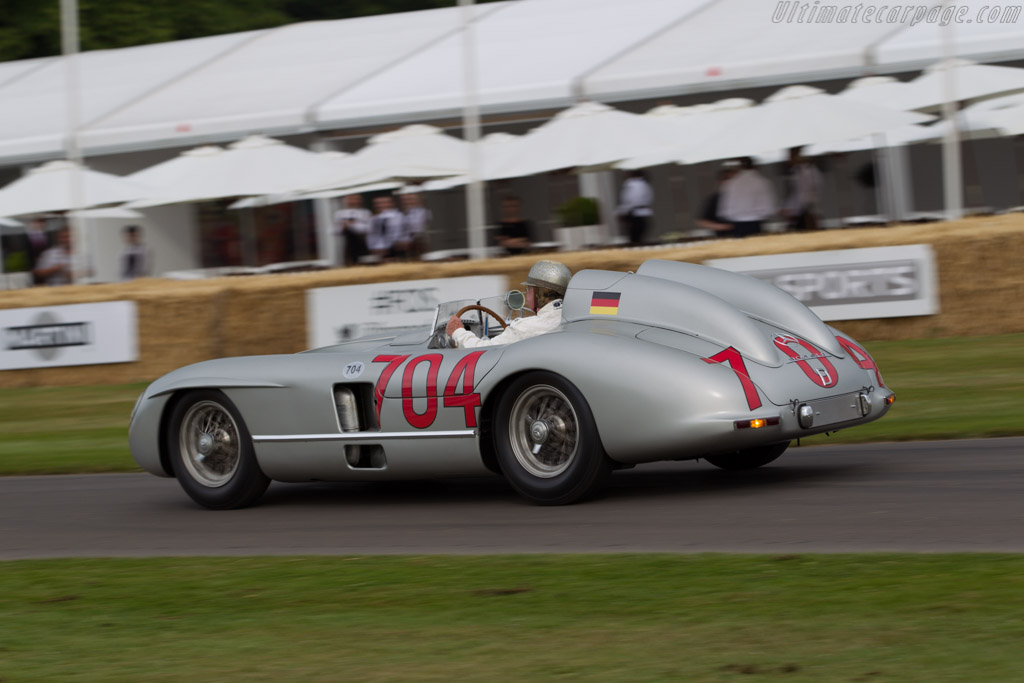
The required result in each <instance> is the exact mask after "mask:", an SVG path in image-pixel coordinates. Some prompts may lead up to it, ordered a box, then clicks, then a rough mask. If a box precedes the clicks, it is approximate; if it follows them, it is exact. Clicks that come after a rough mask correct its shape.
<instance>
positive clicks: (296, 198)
mask: <svg viewBox="0 0 1024 683" xmlns="http://www.w3.org/2000/svg"><path fill="white" fill-rule="evenodd" d="M400 187H402V183H399V182H389V183H369V184H367V185H356V186H354V187H346V188H344V189H337V190H323V191H321V192H289V193H286V194H278V195H273V194H268V195H263V196H260V197H244V198H243V199H239V200H238V201H237V202H235V203H233V204H231V205H229V206H228V208H229V209H252V208H255V207H259V206H273V205H275V204H284V203H286V202H301V201H304V200H306V199H333V198H334V197H346V196H348V195H350V194H362V193H364V192H380V191H382V190H395V189H398V188H400Z"/></svg>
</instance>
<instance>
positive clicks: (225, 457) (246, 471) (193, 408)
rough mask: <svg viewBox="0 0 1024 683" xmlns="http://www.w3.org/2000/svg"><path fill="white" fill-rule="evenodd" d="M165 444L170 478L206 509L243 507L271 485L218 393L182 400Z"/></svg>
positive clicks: (246, 433)
mask: <svg viewBox="0 0 1024 683" xmlns="http://www.w3.org/2000/svg"><path fill="white" fill-rule="evenodd" d="M166 439H167V452H168V454H169V455H170V460H171V469H172V470H173V471H174V476H175V477H177V479H178V483H179V484H181V488H183V489H185V493H187V494H188V495H189V496H190V497H191V498H192V500H194V501H195V502H197V503H199V504H200V505H202V506H204V507H208V508H210V509H211V510H231V509H235V508H241V507H246V506H248V505H252V504H253V503H255V502H256V501H257V500H259V498H260V496H262V495H263V493H264V491H266V490H267V486H269V485H270V479H269V478H268V477H267V475H265V474H264V473H263V470H261V469H260V466H259V464H258V463H257V462H256V453H255V451H254V449H253V446H252V436H251V435H250V434H249V429H248V428H247V427H246V426H245V421H244V420H242V416H241V414H240V413H239V412H238V408H236V407H235V404H234V403H232V402H231V400H230V399H229V398H228V397H227V396H225V395H224V394H223V393H221V392H220V391H216V390H213V389H203V390H201V391H191V392H189V393H188V394H185V395H184V396H182V398H181V400H179V401H178V402H177V403H176V404H175V406H174V410H173V411H172V413H171V419H170V422H169V424H168V429H167V434H166Z"/></svg>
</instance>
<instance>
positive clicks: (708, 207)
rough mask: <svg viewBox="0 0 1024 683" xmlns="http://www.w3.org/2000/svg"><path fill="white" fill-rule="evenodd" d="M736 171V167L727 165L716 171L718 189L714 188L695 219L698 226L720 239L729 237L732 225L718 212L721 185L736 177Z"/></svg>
mask: <svg viewBox="0 0 1024 683" xmlns="http://www.w3.org/2000/svg"><path fill="white" fill-rule="evenodd" d="M737 170H738V167H737V166H736V165H728V166H723V167H722V168H721V169H720V170H719V171H718V187H716V188H715V192H714V194H712V195H711V196H710V197H708V199H707V201H706V202H705V203H704V211H703V213H701V215H700V218H699V219H697V225H698V226H700V227H702V228H704V229H705V230H714V231H715V232H716V233H717V234H718V235H720V236H721V237H730V236H731V233H732V223H730V222H729V221H727V220H725V219H724V218H722V214H721V212H720V210H719V209H720V205H721V198H722V185H724V184H725V183H726V182H728V181H729V179H730V178H732V177H733V176H734V175H736V171H737Z"/></svg>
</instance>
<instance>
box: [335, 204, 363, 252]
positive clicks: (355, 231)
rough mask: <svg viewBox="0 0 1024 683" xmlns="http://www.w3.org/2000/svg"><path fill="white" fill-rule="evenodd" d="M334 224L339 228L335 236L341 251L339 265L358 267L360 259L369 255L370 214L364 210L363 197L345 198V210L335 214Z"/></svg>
mask: <svg viewBox="0 0 1024 683" xmlns="http://www.w3.org/2000/svg"><path fill="white" fill-rule="evenodd" d="M334 222H335V224H336V225H337V226H338V228H337V230H336V231H335V235H337V236H338V248H339V249H340V250H341V258H339V259H338V261H339V263H343V264H345V265H346V266H354V265H358V264H359V259H360V258H362V257H363V256H365V255H366V253H367V246H366V236H367V234H368V233H369V232H370V212H369V211H368V210H367V209H365V208H363V195H361V194H351V195H349V196H347V197H345V208H344V209H341V210H339V211H336V212H335V214H334Z"/></svg>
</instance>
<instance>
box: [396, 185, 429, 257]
mask: <svg viewBox="0 0 1024 683" xmlns="http://www.w3.org/2000/svg"><path fill="white" fill-rule="evenodd" d="M402 211H403V216H404V218H405V234H406V235H408V237H409V249H408V255H409V256H411V257H412V258H420V257H421V256H423V254H425V253H426V252H427V249H428V247H427V244H428V243H427V231H428V230H429V229H430V219H431V218H432V216H431V214H430V209H428V208H427V207H425V206H423V200H422V199H421V198H420V195H419V193H417V192H410V193H408V194H403V195H402Z"/></svg>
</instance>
